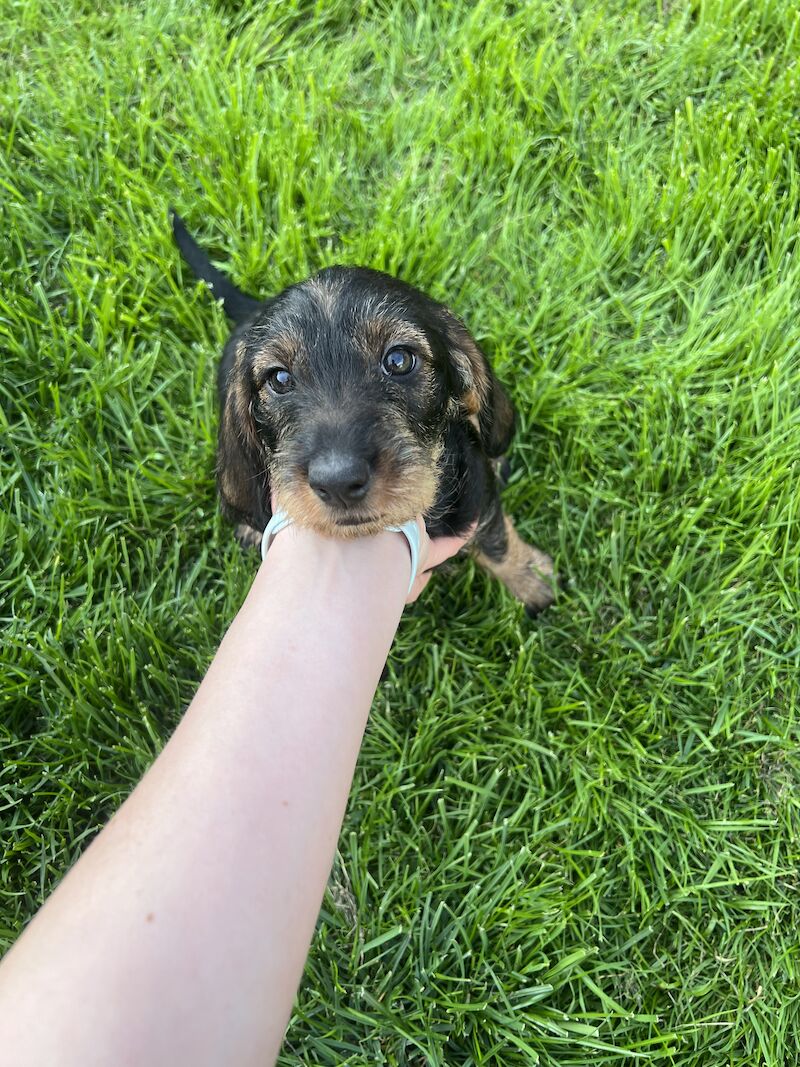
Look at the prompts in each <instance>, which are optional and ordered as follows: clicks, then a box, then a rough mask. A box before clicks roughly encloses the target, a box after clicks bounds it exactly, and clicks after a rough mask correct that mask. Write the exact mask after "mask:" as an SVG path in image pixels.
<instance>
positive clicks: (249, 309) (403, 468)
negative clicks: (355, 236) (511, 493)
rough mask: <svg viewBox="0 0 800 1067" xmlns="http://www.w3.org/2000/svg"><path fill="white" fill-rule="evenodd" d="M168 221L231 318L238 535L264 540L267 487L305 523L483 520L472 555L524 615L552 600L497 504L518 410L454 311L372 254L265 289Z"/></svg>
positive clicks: (228, 348) (231, 477)
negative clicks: (262, 293) (240, 285)
mask: <svg viewBox="0 0 800 1067" xmlns="http://www.w3.org/2000/svg"><path fill="white" fill-rule="evenodd" d="M172 225H173V232H174V235H175V240H176V242H177V244H178V247H179V248H180V250H181V252H182V253H183V256H184V258H185V259H186V261H187V263H188V264H189V266H190V267H191V268H192V270H193V271H194V273H195V274H196V275H197V276H198V277H199V278H201V279H202V280H203V281H205V282H207V283H208V285H209V286H210V287H211V290H212V292H213V294H214V296H215V297H216V298H217V299H218V300H219V299H221V300H222V302H223V306H224V308H225V312H226V314H227V315H228V316H229V318H230V319H232V320H233V323H234V329H233V332H232V334H231V336H230V338H229V339H228V342H227V344H226V345H225V349H224V352H223V355H222V363H221V365H220V369H219V397H220V408H221V414H220V425H219V442H218V449H217V484H218V488H219V495H220V498H221V500H222V507H223V511H224V513H225V514H226V516H227V517H228V518H229V519H231V520H232V521H234V522H236V523H238V524H239V525H238V529H237V535H238V536H239V539H240V540H241V541H242V542H243V543H245V544H251V545H257V544H258V543H259V542H260V539H261V533H262V531H263V530H264V527H265V526H266V524H267V522H268V521H269V519H270V515H271V508H270V493H271V492H272V493H274V494H275V496H276V497H277V499H279V500H280V502H281V506H282V507H283V508H284V509H285V510H286V511H287V512H288V513H289V515H290V516H291V518H292V519H293V520H294V521H295V522H296V523H298V524H300V525H304V526H310V527H313V528H315V529H317V530H319V531H321V532H322V533H325V534H327V535H329V536H334V537H356V536H360V535H362V534H372V533H376V532H378V531H379V530H382V529H384V528H385V527H386V526H389V525H400V524H402V523H403V522H405V521H406V520H408V519H411V518H413V517H414V516H415V515H419V514H422V515H424V517H425V524H426V526H427V529H428V532H429V533H430V535H431V536H432V537H437V536H442V535H446V534H461V533H463V532H464V531H466V530H467V529H468V528H469V527H470V525H471V524H472V523H474V522H475V521H476V520H477V528H476V531H475V534H474V537H473V539H472V542H471V545H470V546H469V548H470V551H472V553H473V554H474V555H475V557H476V558H477V560H478V562H479V563H480V564H481V565H482V566H483V567H485V568H486V570H488V571H489V572H490V573H492V574H494V575H496V576H497V577H498V578H499V579H500V580H501V581H502V582H503V583H504V584H505V585H506V587H507V588H508V589H509V590H510V592H511V593H512V594H513V595H514V596H515V597H517V599H518V600H520V601H522V603H523V604H524V605H525V607H526V609H527V610H528V612H529V613H530V614H536V613H538V612H539V611H541V610H542V608H545V607H547V605H548V604H550V603H552V601H553V592H552V580H553V565H552V560H551V559H550V558H549V556H546V555H545V554H544V553H543V552H540V551H539V549H537V548H534V547H532V546H531V545H528V544H526V543H525V542H524V541H523V540H522V539H521V538H520V536H519V535H518V534H517V532H516V530H515V529H514V526H513V524H512V522H511V520H510V519H509V518H508V516H507V515H504V514H503V509H502V505H501V503H500V496H499V486H498V483H497V478H496V474H495V471H496V468H497V467H498V466H499V461H500V457H502V456H503V454H504V453H505V451H506V449H507V448H508V445H509V442H510V441H511V437H512V434H513V432H514V418H515V415H514V408H513V407H512V404H511V401H510V400H509V398H508V395H507V394H506V392H505V390H504V389H503V387H502V386H501V385H500V383H499V382H498V380H497V378H496V377H495V375H494V373H493V372H492V369H491V367H490V366H489V364H488V362H487V360H486V357H485V356H484V355H483V353H482V352H481V350H480V349H479V348H478V345H477V344H476V343H475V341H474V340H473V339H472V337H471V336H470V334H469V333H468V332H467V330H466V328H465V327H464V325H463V324H462V323H461V322H460V321H459V320H458V319H457V318H456V317H455V315H453V314H452V313H451V312H450V311H449V310H448V309H447V308H446V307H444V306H443V305H442V304H438V303H436V301H434V300H431V299H430V297H427V296H425V294H424V293H421V292H419V290H417V289H414V288H412V286H410V285H407V284H406V283H405V282H401V281H399V280H398V279H396V278H392V277H391V276H389V275H387V274H382V273H381V272H379V271H375V270H368V269H367V268H365V267H328V268H326V269H325V270H322V271H320V273H319V274H316V275H314V276H313V277H312V278H309V279H308V280H306V281H304V282H299V283H297V284H295V285H290V286H289V287H288V288H287V289H284V290H283V292H281V293H279V294H278V295H277V296H273V297H270V298H269V299H267V300H263V301H261V300H256V299H255V298H254V297H251V296H247V295H246V294H245V293H242V292H240V291H239V290H238V289H236V288H235V286H234V285H232V284H231V282H230V281H228V279H227V278H225V277H224V275H222V274H221V273H220V272H219V271H218V270H216V268H214V267H213V266H212V265H211V262H210V260H209V258H208V256H207V255H206V254H205V252H203V250H202V249H201V248H200V247H199V246H198V245H197V243H196V242H195V241H194V239H193V238H192V237H191V236H190V235H189V233H188V232H187V230H186V227H185V226H184V224H183V222H182V220H181V219H180V218H179V216H178V215H177V214H175V213H174V212H173V220H172Z"/></svg>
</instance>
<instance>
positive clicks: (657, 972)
mask: <svg viewBox="0 0 800 1067" xmlns="http://www.w3.org/2000/svg"><path fill="white" fill-rule="evenodd" d="M101 7H102V14H100V13H98V11H97V9H96V6H95V5H92V4H89V3H87V2H86V0H68V2H66V3H55V2H54V0H18V2H14V0H0V56H2V59H0V348H2V350H3V355H2V372H1V373H0V396H1V397H2V410H1V413H0V418H1V421H0V450H1V452H0V460H1V464H2V465H1V466H0V479H1V483H0V484H2V496H3V507H2V514H0V618H1V623H0V624H1V625H2V648H3V654H2V666H1V667H0V694H1V695H2V713H1V714H0V723H2V725H0V742H1V744H0V747H1V749H2V770H0V820H2V823H1V825H0V830H1V831H2V841H1V844H2V853H3V860H2V867H1V868H0V940H2V943H3V945H8V944H9V943H10V942H11V941H12V940H13V939H14V937H15V936H16V935H17V934H18V932H19V931H20V929H21V928H22V926H23V924H24V923H25V921H26V920H27V919H28V917H29V916H30V915H31V914H32V913H33V912H34V911H35V909H36V908H37V907H38V906H39V905H40V904H41V902H42V900H43V899H44V897H45V895H46V894H47V893H48V892H49V891H50V890H51V889H52V887H53V886H54V885H55V883H56V882H57V881H58V879H59V878H60V877H61V876H62V874H63V873H64V871H65V870H66V869H67V868H68V867H69V865H70V864H71V863H72V862H73V860H74V859H75V857H76V856H77V855H78V854H79V853H80V851H81V849H82V848H84V847H85V845H86V843H87V841H88V839H89V838H90V837H91V836H92V834H94V833H95V832H96V830H97V829H98V827H100V826H101V825H102V824H103V823H104V822H105V821H106V820H107V819H108V817H109V815H110V814H111V812H113V811H114V810H115V808H116V807H117V806H118V805H119V804H120V802H121V801H122V800H123V798H124V797H125V796H126V795H127V793H128V792H129V791H130V790H131V788H132V787H133V785H134V783H135V782H136V781H137V779H138V778H139V777H140V776H141V775H142V773H143V772H144V770H145V769H146V768H147V766H148V765H149V763H150V762H151V761H152V759H153V757H154V756H155V754H156V753H157V752H158V751H159V749H160V747H161V746H162V745H163V743H164V740H165V739H166V737H167V736H168V735H169V733H170V731H171V729H172V728H173V727H174V725H175V723H176V721H177V720H178V717H179V715H180V713H181V709H182V707H183V706H185V704H186V703H187V701H188V700H189V699H190V698H191V695H192V693H193V690H194V688H195V686H196V685H197V682H198V679H199V678H200V677H201V676H202V674H203V671H204V669H205V667H206V665H207V664H208V662H209V660H210V658H211V656H212V655H213V652H214V649H215V647H216V645H217V643H218V641H219V639H220V637H221V635H222V633H223V631H224V629H225V627H226V625H227V624H228V622H229V621H230V619H231V617H232V616H233V614H234V613H235V611H236V608H237V606H238V605H239V603H240V602H241V600H242V598H243V596H244V594H245V591H246V589H247V588H248V585H249V583H250V581H251V578H252V575H253V571H254V562H253V560H252V559H249V558H244V557H243V556H242V555H241V553H240V551H239V549H238V548H237V547H236V545H235V544H234V542H233V539H232V536H231V532H230V530H229V529H228V528H227V527H226V526H225V525H224V523H222V521H221V520H220V518H219V516H218V514H217V510H216V503H215V492H214V484H213V453H214V437H215V423H216V413H215V406H214V387H213V377H214V369H215V364H216V360H217V357H218V352H219V350H220V347H221V344H222V341H223V339H224V337H225V335H226V324H225V322H224V318H223V316H222V314H221V312H220V311H219V309H218V308H216V307H215V306H214V305H213V304H212V301H211V300H210V298H209V295H208V292H207V291H206V290H204V289H203V288H202V287H200V286H197V285H195V284H194V283H193V282H192V281H191V280H190V279H189V277H188V274H187V272H185V271H183V270H182V268H181V264H180V263H179V261H178V257H177V255H176V253H175V251H174V249H173V247H172V245H171V243H170V237H169V233H168V230H167V223H166V209H167V205H168V204H169V203H174V204H175V205H176V206H177V207H178V208H179V210H181V212H182V213H183V214H184V215H185V216H186V218H187V220H188V222H189V224H190V225H191V226H192V227H193V228H194V229H195V231H197V232H198V233H199V234H200V236H201V237H202V238H203V240H204V241H206V242H207V243H208V244H209V246H210V247H211V248H212V249H213V250H214V252H215V254H217V255H218V256H219V257H220V258H229V259H230V262H231V265H232V272H233V274H234V276H235V278H236V280H237V281H238V282H239V283H241V284H243V285H244V286H246V287H249V288H251V289H254V290H258V291H259V292H261V293H264V294H266V293H268V292H270V291H273V290H275V289H276V288H278V287H281V286H283V285H285V284H287V283H288V282H290V281H292V280H295V279H297V278H299V277H302V276H304V275H306V274H307V273H308V272H310V271H312V270H314V269H317V268H319V267H321V266H323V265H326V264H330V263H334V262H344V263H363V264H367V265H369V266H373V267H378V268H383V269H387V270H390V271H392V272H395V273H397V274H399V275H401V276H402V277H404V278H406V279H407V280H409V281H411V282H413V283H415V284H417V285H419V286H420V287H422V288H424V289H427V290H428V291H430V292H431V293H432V294H433V295H435V296H436V297H438V298H441V299H445V300H447V301H448V302H449V303H451V305H452V306H453V307H454V309H455V310H456V311H457V312H458V313H460V314H461V315H462V316H463V317H464V318H465V319H466V321H467V322H468V323H469V324H470V325H471V327H472V329H473V331H474V332H475V334H476V335H477V336H478V338H479V339H480V340H481V341H482V342H483V343H484V344H485V346H486V347H487V349H488V351H489V352H490V353H491V354H492V357H493V360H494V362H495V365H496V367H497V368H498V370H499V372H500V374H501V376H502V377H503V378H504V380H505V381H506V382H507V383H508V384H509V386H510V389H511V391H512V393H513V395H514V397H515V400H516V402H517V404H518V407H519V410H520V432H519V435H518V437H517V439H516V441H515V444H514V446H513V450H512V455H511V460H512V465H513V471H514V474H513V477H512V480H511V483H510V485H509V487H508V489H507V491H506V494H505V496H506V502H507V506H508V509H509V511H510V512H511V513H512V514H513V515H514V516H515V517H516V519H517V521H518V525H519V527H520V528H521V530H522V531H523V533H525V534H527V535H528V536H529V537H530V538H531V539H533V540H535V541H536V542H537V543H538V544H540V545H541V546H542V547H544V548H545V549H547V550H549V551H551V552H552V553H553V554H554V555H555V556H556V557H557V562H558V566H559V569H560V571H561V573H562V574H563V575H565V576H567V577H568V579H569V585H568V587H567V589H566V591H565V592H564V594H563V596H562V597H561V598H560V600H559V603H558V604H557V605H556V606H555V607H554V608H552V609H551V610H549V611H548V612H547V613H546V614H545V615H544V616H542V618H541V619H540V620H539V621H538V622H537V623H535V624H533V625H532V624H530V623H528V622H527V621H526V619H525V617H524V616H523V614H522V612H521V609H520V607H519V606H518V605H517V604H516V603H514V602H513V601H512V600H511V599H510V598H509V597H508V595H507V594H506V593H505V592H504V591H503V589H502V588H501V587H500V586H499V585H498V584H493V583H490V582H489V581H487V579H486V578H485V577H484V575H483V574H482V573H480V572H477V571H475V570H474V569H473V567H472V565H471V564H464V565H462V566H460V567H459V568H457V569H456V571H455V573H454V574H453V576H452V577H451V578H450V579H447V580H437V582H436V583H435V584H434V585H433V586H432V587H431V589H430V591H429V592H428V593H427V594H426V595H425V597H424V598H423V600H422V601H421V602H420V603H418V604H417V605H416V606H415V607H414V608H412V609H410V610H408V611H407V613H406V617H405V618H404V621H403V623H402V625H401V628H400V632H399V635H398V637H397V640H396V644H395V649H394V652H393V655H392V658H391V660H390V664H391V676H390V678H389V681H388V682H387V683H385V684H384V685H383V686H382V687H381V689H380V690H379V692H378V695H377V697H376V700H375V706H374V710H373V715H372V719H371V722H370V726H369V728H368V731H367V735H366V739H365V742H364V746H363V750H362V753H361V758H360V762H359V766H358V771H357V774H356V779H355V783H354V786H353V793H352V799H351V804H350V807H349V811H348V815H347V819H346V822H345V826H344V829H343V832H342V837H341V841H340V848H339V853H338V856H337V860H336V864H335V868H334V872H333V877H332V881H331V892H330V893H329V895H328V896H327V898H326V901H325V906H324V909H323V913H322V916H321V919H320V922H319V927H318V932H317V936H316V939H315V941H314V944H313V947H312V951H311V955H310V958H309V962H308V967H307V972H306V976H305V980H304V984H303V988H302V991H301V994H300V997H299V1001H298V1004H297V1009H296V1013H295V1017H294V1019H293V1023H292V1026H291V1030H290V1034H289V1037H288V1040H287V1043H286V1047H285V1051H284V1054H283V1057H282V1060H281V1063H282V1064H285V1065H288V1064H293V1065H299V1064H325V1065H338V1064H344V1063H347V1064H354V1065H355V1064H392V1065H406V1064H407V1065H409V1067H422V1065H431V1067H433V1065H446V1067H469V1065H473V1064H474V1065H490V1064H491V1065H498V1067H499V1065H503V1067H516V1065H529V1064H534V1063H537V1062H538V1063H541V1064H544V1065H553V1067H555V1065H558V1067H577V1065H584V1064H617V1063H619V1064H622V1063H625V1064H628V1063H637V1062H642V1063H659V1064H671V1065H680V1067H689V1065H697V1067H723V1065H734V1064H735V1065H742V1067H753V1065H762V1064H763V1065H769V1067H785V1065H791V1064H796V1063H798V1062H800V1054H799V1053H798V1051H797V1038H798V1032H799V1031H800V944H799V941H800V938H799V937H798V930H800V892H798V890H800V876H799V875H798V871H799V870H800V749H799V748H798V743H799V742H800V723H799V722H798V710H799V709H800V682H799V681H798V660H799V659H800V621H799V620H800V546H799V545H798V541H799V540H800V514H799V512H800V467H799V466H798V464H799V463H800V314H798V312H800V261H798V251H797V240H798V236H799V235H800V218H799V213H800V162H799V161H798V146H799V145H800V105H798V100H800V65H798V59H800V16H798V14H797V11H796V10H795V9H794V5H792V4H789V3H786V2H785V0H755V2H753V3H749V4H745V3H736V2H733V0H696V2H691V3H688V2H686V3H685V2H682V0H583V2H581V0H572V2H570V0H531V2H523V3H519V4H510V3H507V4H503V3H500V2H499V0H487V2H477V3H462V2H460V0H453V2H451V3H433V2H430V3H422V2H417V3H400V2H399V0H398V2H396V3H381V2H378V0H375V2H366V0H364V2H362V3H360V4H358V3H346V2H344V0H319V2H317V3H316V4H313V3H310V2H308V0H291V2H285V3H281V4H255V3H248V2H243V3H239V4H229V3H217V4H216V5H210V4H208V3H206V4H201V3H199V2H197V0H149V2H148V3H146V4H145V3H141V2H132V3H122V2H121V0H111V2H110V3H108V4H104V5H101ZM76 1010H79V1009H77V1008H76Z"/></svg>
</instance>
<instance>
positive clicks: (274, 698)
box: [0, 531, 408, 1067]
mask: <svg viewBox="0 0 800 1067" xmlns="http://www.w3.org/2000/svg"><path fill="white" fill-rule="evenodd" d="M407 557H408V552H407V549H406V547H405V545H404V543H403V542H402V540H401V539H400V538H399V537H398V536H397V535H388V534H387V535H381V536H380V537H379V538H375V539H368V540H367V539H365V540H363V541H360V542H358V543H355V544H352V545H348V546H341V545H337V544H336V543H335V542H330V543H325V544H324V545H323V546H322V547H321V548H320V545H319V544H315V543H312V541H311V540H309V539H308V538H307V537H306V535H304V534H302V533H299V534H298V533H293V532H290V531H285V532H284V533H283V534H281V535H280V537H279V538H277V540H276V542H275V544H274V546H273V548H272V549H271V550H270V554H269V556H268V557H267V562H266V563H265V565H264V566H263V567H262V569H261V571H260V572H259V574H258V576H257V577H256V580H255V582H254V584H253V588H252V590H251V592H250V594H249V596H248V598H247V600H246V602H245V604H244V605H243V607H242V609H241V611H240V612H239V614H238V616H237V618H236V620H235V621H234V623H233V625H232V626H231V629H230V631H229V632H228V634H227V635H226V637H225V640H224V641H223V643H222V645H221V646H220V649H219V651H218V654H217V656H216V657H215V659H214V662H213V663H212V665H211V667H210V669H209V671H208V674H207V675H206V678H205V679H204V681H203V683H202V685H201V687H200V689H199V690H198V693H197V695H196V697H195V699H194V701H193V702H192V704H191V706H190V708H189V709H188V711H187V713H186V715H185V717H184V719H183V721H182V722H181V724H180V726H179V727H178V729H177V730H176V732H175V734H174V736H173V738H172V739H171V741H170V742H169V744H168V745H167V747H166V748H165V750H164V752H163V753H162V754H161V755H160V756H159V758H158V760H157V761H156V763H155V764H154V766H153V767H152V769H151V770H150V772H149V773H148V775H147V776H146V777H145V779H144V780H143V781H142V783H141V784H140V785H139V787H138V788H137V789H136V791H135V792H134V793H133V795H132V796H131V797H130V799H129V800H128V801H127V802H126V804H125V805H124V806H123V807H122V809H120V811H119V813H118V814H117V816H115V818H114V819H113V820H112V822H111V823H110V824H109V826H108V827H107V828H106V829H105V830H104V831H103V832H102V833H101V834H100V836H99V837H98V839H97V841H96V842H95V843H94V844H93V845H92V846H91V848H90V849H89V850H88V851H87V853H86V854H85V855H84V857H83V858H82V859H81V860H80V861H79V863H78V864H77V865H76V867H75V869H74V870H73V871H72V872H71V873H70V875H69V876H68V877H67V878H66V879H65V881H64V883H63V884H62V885H61V887H59V889H58V891H57V892H56V893H55V894H54V896H53V897H52V898H51V900H50V901H49V902H48V904H47V905H46V906H45V908H44V909H43V910H42V912H41V913H40V914H39V916H38V917H37V918H36V920H35V921H34V922H33V923H32V925H31V928H30V930H29V931H28V932H27V933H26V934H25V936H24V937H23V938H22V939H21V941H20V943H19V944H18V946H17V947H16V948H15V949H14V951H13V952H12V953H11V954H10V956H9V958H8V960H7V961H6V962H5V964H4V966H3V967H2V968H0V1046H3V1047H5V1048H6V1049H13V1050H14V1055H13V1057H12V1058H13V1061H14V1062H15V1064H20V1065H22V1064H27V1063H37V1064H38V1063H42V1062H48V1063H51V1064H54V1065H56V1064H73V1063H74V1064H81V1067H85V1065H88V1064H93V1063H97V1064H100V1063H112V1062H113V1063H115V1064H121V1063H125V1062H130V1063H137V1064H138V1063H142V1062H147V1063H149V1064H160V1063H165V1064H166V1063H169V1064H175V1063H192V1064H193V1065H202V1064H205V1063H208V1064H218V1063H222V1062H230V1063H237V1064H246V1063H251V1062H252V1063H258V1064H259V1065H263V1064H264V1063H268V1062H270V1057H274V1055H275V1054H276V1053H277V1050H278V1048H279V1045H280V1040H281V1038H282V1034H283V1026H284V1024H285V1022H286V1019H287V1017H288V1013H289V1010H290V1007H291V1002H292V999H293V996H294V993H295V990H296V986H297V982H298V980H299V977H300V974H301V971H302V966H303V962H304V959H305V955H306V952H307V949H308V942H309V939H310V937H311V934H312V932H313V927H314V923H315V920H316V916H317V912H318V909H319V904H320V900H321V897H322V893H323V891H324V887H325V883H326V880H327V876H328V873H329V870H330V863H331V859H332V855H333V851H334V848H335V844H336V840H337V838H338V833H339V828H340V824H341V819H342V815H343V812H344V807H345V804H346V800H347V794H348V791H349V787H350V781H351V778H352V773H353V767H354V764H355V760H356V757H357V754H358V749H359V745H360V741H361V736H362V732H363V728H364V724H365V722H366V717H367V714H368V711H369V706H370V703H371V700H372V696H373V694H374V689H375V686H376V684H377V681H378V678H379V676H380V671H381V667H382V665H383V663H384V661H385V657H386V654H387V652H388V649H389V646H390V644H391V640H392V637H393V635H394V632H395V629H396V626H397V622H398V620H399V618H400V614H401V612H402V606H403V600H404V596H405V590H406V586H407V583H408V562H407ZM265 1020H267V1022H266V1025H265ZM66 1050H69V1051H68V1052H67V1051H66Z"/></svg>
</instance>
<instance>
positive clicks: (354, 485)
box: [308, 452, 370, 508]
mask: <svg viewBox="0 0 800 1067" xmlns="http://www.w3.org/2000/svg"><path fill="white" fill-rule="evenodd" d="M369 480H370V469H369V463H368V462H367V461H366V460H365V459H360V458H359V457H358V456H353V455H348V453H346V452H323V453H321V454H320V455H318V456H314V458H313V459H312V460H311V462H310V463H309V465H308V484H309V485H310V486H311V488H312V489H313V490H314V492H315V493H316V494H317V496H318V497H319V498H320V500H324V501H325V503H326V504H333V505H336V506H339V507H345V508H346V507H349V506H350V505H351V504H355V503H356V502H357V501H359V500H362V499H363V498H364V497H365V496H366V495H367V489H369Z"/></svg>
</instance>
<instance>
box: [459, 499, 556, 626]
mask: <svg viewBox="0 0 800 1067" xmlns="http://www.w3.org/2000/svg"><path fill="white" fill-rule="evenodd" d="M502 519H503V524H502V526H500V525H499V523H495V525H494V529H493V530H492V529H490V530H487V531H484V532H483V533H482V535H479V542H478V546H477V547H478V562H479V563H480V564H481V566H483V567H485V568H486V570H487V571H489V573H490V574H493V575H494V576H495V578H499V579H500V581H501V582H502V583H503V585H504V586H505V587H506V589H508V591H509V593H511V594H512V595H513V596H515V597H516V598H517V600H520V601H522V603H523V604H524V605H525V610H526V611H527V613H528V615H530V616H534V615H538V614H539V612H540V611H543V610H544V609H545V608H546V607H549V606H550V605H551V604H552V603H553V601H554V600H555V588H556V586H557V584H558V580H557V578H556V576H555V573H554V571H553V561H552V559H551V558H550V557H549V556H548V555H546V554H545V553H544V552H542V551H541V550H540V549H538V548H536V547H535V546H534V545H529V544H528V542H527V541H523V540H522V538H521V537H520V536H519V534H518V533H517V531H516V530H515V529H514V524H513V523H512V521H511V519H510V518H509V517H508V515H503V516H502Z"/></svg>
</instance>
